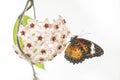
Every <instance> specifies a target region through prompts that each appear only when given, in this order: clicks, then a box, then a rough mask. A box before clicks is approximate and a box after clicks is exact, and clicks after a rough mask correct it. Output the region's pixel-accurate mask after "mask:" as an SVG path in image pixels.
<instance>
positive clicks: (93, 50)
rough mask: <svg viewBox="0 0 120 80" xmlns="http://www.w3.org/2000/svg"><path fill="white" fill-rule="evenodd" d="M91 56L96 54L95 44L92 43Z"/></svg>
mask: <svg viewBox="0 0 120 80" xmlns="http://www.w3.org/2000/svg"><path fill="white" fill-rule="evenodd" d="M91 54H95V47H94V44H93V43H92V45H91Z"/></svg>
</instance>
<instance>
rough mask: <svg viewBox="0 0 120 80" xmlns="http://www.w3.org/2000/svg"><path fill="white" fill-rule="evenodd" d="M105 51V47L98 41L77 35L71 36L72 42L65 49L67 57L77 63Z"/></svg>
mask: <svg viewBox="0 0 120 80" xmlns="http://www.w3.org/2000/svg"><path fill="white" fill-rule="evenodd" d="M103 53H104V51H103V49H102V48H101V47H100V46H98V45H97V44H96V43H94V42H92V41H89V40H86V39H83V38H77V36H75V37H73V38H71V41H70V44H69V45H68V46H67V48H66V50H65V58H66V59H67V60H69V61H70V62H72V63H73V64H75V63H79V62H82V61H84V60H85V59H87V58H92V57H95V56H101V55H102V54H103Z"/></svg>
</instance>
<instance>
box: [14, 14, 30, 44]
mask: <svg viewBox="0 0 120 80" xmlns="http://www.w3.org/2000/svg"><path fill="white" fill-rule="evenodd" d="M28 19H32V18H30V17H29V16H26V15H25V16H23V18H22V21H21V23H22V25H23V26H26V25H27V24H28V23H27V20H28ZM19 20H20V19H19V18H18V19H17V20H16V22H15V24H14V29H13V42H14V44H15V45H16V44H17V37H16V34H17V28H18V23H19Z"/></svg>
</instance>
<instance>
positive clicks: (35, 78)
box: [16, 0, 38, 80]
mask: <svg viewBox="0 0 120 80" xmlns="http://www.w3.org/2000/svg"><path fill="white" fill-rule="evenodd" d="M29 2H31V4H30V6H28V5H29ZM32 6H33V11H34V18H36V14H35V7H34V1H33V0H28V1H27V3H26V5H25V8H24V10H23V12H22V13H21V14H20V16H19V23H18V28H17V34H16V37H17V45H18V48H19V50H20V52H21V53H22V55H23V56H24V57H25V58H26V59H27V60H28V62H29V63H30V65H31V67H32V70H33V77H34V79H33V80H38V79H37V77H36V72H35V69H34V66H33V63H32V61H31V60H30V58H29V57H28V56H27V55H26V54H25V53H24V51H23V50H22V49H21V46H20V41H19V37H18V32H19V27H20V24H21V22H22V18H23V16H24V14H25V12H26V11H28V10H29V9H30V8H31V7H32Z"/></svg>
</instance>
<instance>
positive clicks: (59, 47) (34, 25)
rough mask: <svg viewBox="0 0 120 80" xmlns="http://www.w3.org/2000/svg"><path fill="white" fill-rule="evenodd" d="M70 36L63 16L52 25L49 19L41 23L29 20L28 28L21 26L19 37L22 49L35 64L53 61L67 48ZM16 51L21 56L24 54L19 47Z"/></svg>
mask: <svg viewBox="0 0 120 80" xmlns="http://www.w3.org/2000/svg"><path fill="white" fill-rule="evenodd" d="M69 34H70V31H69V29H68V28H67V26H66V21H65V19H63V18H62V17H61V16H59V18H58V19H57V20H53V22H52V23H50V22H49V20H48V19H45V21H43V22H40V21H38V20H31V19H30V20H28V24H27V25H26V26H23V25H20V29H19V32H18V37H19V38H20V39H21V41H22V45H21V48H22V50H23V51H24V53H25V54H26V55H27V56H28V57H29V58H30V59H31V61H32V62H33V63H38V62H44V61H47V60H52V59H53V58H54V57H55V56H56V55H57V54H60V53H61V52H62V51H63V50H64V49H65V46H66V38H67V36H68V35H69ZM14 50H15V52H16V53H17V54H19V56H20V57H21V56H22V53H21V52H20V50H19V49H18V46H17V45H15V46H14Z"/></svg>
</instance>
